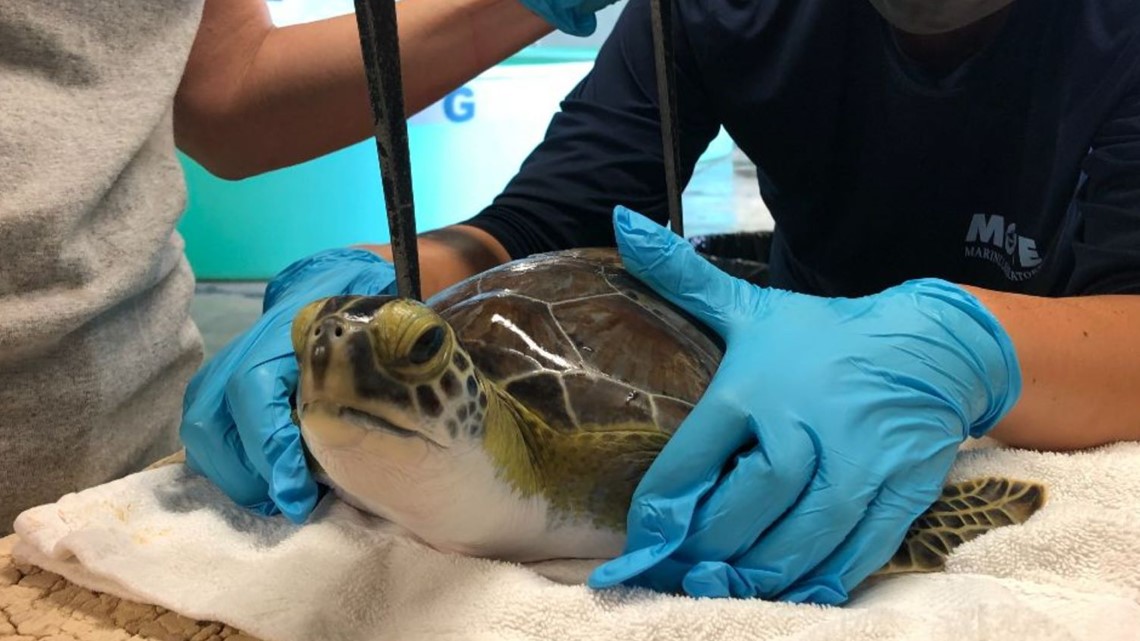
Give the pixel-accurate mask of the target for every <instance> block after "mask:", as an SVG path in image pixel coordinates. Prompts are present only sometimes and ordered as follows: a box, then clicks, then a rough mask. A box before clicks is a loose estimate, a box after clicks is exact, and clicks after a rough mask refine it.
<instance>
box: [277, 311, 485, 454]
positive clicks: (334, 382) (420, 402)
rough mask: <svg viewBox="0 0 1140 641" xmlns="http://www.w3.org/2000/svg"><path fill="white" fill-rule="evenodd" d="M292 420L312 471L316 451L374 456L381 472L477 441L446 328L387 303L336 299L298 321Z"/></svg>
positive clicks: (460, 364) (459, 355)
mask: <svg viewBox="0 0 1140 641" xmlns="http://www.w3.org/2000/svg"><path fill="white" fill-rule="evenodd" d="M292 341H293V349H294V351H295V352H296V355H297V359H298V367H299V370H300V379H299V384H298V394H297V416H298V418H299V419H300V423H301V427H302V434H303V435H304V437H305V439H306V443H307V444H308V445H309V446H310V448H311V449H312V450H313V454H314V456H315V457H316V458H317V462H318V463H320V464H321V465H322V466H323V467H325V468H326V471H328V472H330V473H331V470H329V462H327V461H325V460H322V459H323V458H324V457H322V456H320V455H319V453H318V451H319V450H321V449H322V448H329V447H336V448H342V449H357V450H359V449H362V448H363V449H370V448H372V449H375V450H376V452H375V453H376V455H377V456H382V457H383V459H384V461H383V462H384V463H386V464H396V465H399V464H407V465H419V464H420V462H419V460H420V459H422V458H423V456H424V454H425V452H427V453H430V452H432V451H436V450H446V449H448V448H450V447H452V446H454V445H458V444H464V443H467V442H473V441H474V440H475V438H476V437H477V436H478V435H480V434H481V433H482V421H483V417H484V414H485V411H484V410H485V408H486V406H487V396H486V392H485V391H484V384H483V382H482V381H481V379H480V377H479V376H478V373H477V372H476V371H475V368H474V367H473V365H472V362H471V358H470V357H469V356H468V355H467V353H466V352H465V351H464V350H463V349H462V347H461V346H460V345H459V343H458V341H457V340H456V337H455V332H454V331H453V330H452V328H451V326H450V325H449V324H448V323H447V322H446V321H445V320H444V319H443V318H441V317H440V316H439V314H437V313H436V312H435V311H434V310H432V309H431V308H430V307H428V306H427V305H425V304H423V303H420V302H417V301H413V300H409V299H406V298H398V297H394V296H337V297H333V298H325V299H321V300H317V301H314V302H312V303H310V304H309V305H307V306H305V307H304V308H303V309H301V310H300V312H298V314H297V315H296V317H295V318H294V321H293V328H292Z"/></svg>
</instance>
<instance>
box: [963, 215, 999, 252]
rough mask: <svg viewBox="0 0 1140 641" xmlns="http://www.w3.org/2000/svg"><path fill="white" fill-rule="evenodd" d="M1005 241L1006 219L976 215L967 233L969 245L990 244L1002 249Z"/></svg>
mask: <svg viewBox="0 0 1140 641" xmlns="http://www.w3.org/2000/svg"><path fill="white" fill-rule="evenodd" d="M1004 240H1005V217H1004V216H997V215H995V216H987V215H986V214H974V218H973V219H972V220H970V229H969V230H967V231H966V242H967V243H988V244H990V245H993V246H995V247H1001V246H1002V242H1003V241H1004Z"/></svg>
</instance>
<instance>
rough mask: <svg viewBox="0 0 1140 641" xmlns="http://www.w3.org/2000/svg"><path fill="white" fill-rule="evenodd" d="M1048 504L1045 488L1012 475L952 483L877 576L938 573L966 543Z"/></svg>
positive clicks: (1029, 515)
mask: <svg viewBox="0 0 1140 641" xmlns="http://www.w3.org/2000/svg"><path fill="white" fill-rule="evenodd" d="M1044 504H1045V486H1044V485H1041V484H1039V483H1029V482H1025V481H1016V480H1012V479H1006V478H996V477H991V478H980V479H971V480H969V481H962V482H960V483H953V484H950V485H947V486H946V487H944V488H943V489H942V496H941V497H939V499H938V500H937V501H935V503H934V504H933V505H931V506H930V509H928V510H927V511H926V512H924V513H923V514H922V516H920V517H919V518H918V520H916V521H915V522H914V524H913V525H911V527H910V530H909V531H908V532H907V534H906V538H905V539H904V540H903V544H902V546H901V547H899V549H898V551H897V552H895V555H894V557H892V558H891V560H890V561H889V562H888V563H887V565H885V566H884V567H883V568H881V569H880V570H878V571H877V572H875V574H873V575H872V576H876V577H878V576H885V575H890V574H903V573H910V572H937V571H940V570H942V569H943V568H944V567H945V565H946V558H947V557H949V556H950V553H951V552H952V551H953V550H954V549H955V548H957V547H958V546H959V545H962V544H963V543H965V542H966V541H969V540H971V539H975V538H977V537H979V536H981V535H982V534H985V533H986V532H989V531H990V530H994V529H997V528H999V527H1003V526H1006V525H1020V524H1022V523H1024V522H1026V521H1027V520H1029V517H1031V516H1033V514H1034V513H1035V512H1037V510H1039V509H1041V506H1043V505H1044Z"/></svg>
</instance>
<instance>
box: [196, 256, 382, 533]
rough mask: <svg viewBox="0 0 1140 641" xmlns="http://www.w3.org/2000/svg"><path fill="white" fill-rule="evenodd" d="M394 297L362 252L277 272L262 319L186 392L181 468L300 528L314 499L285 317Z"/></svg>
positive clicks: (378, 266) (377, 262) (376, 264)
mask: <svg viewBox="0 0 1140 641" xmlns="http://www.w3.org/2000/svg"><path fill="white" fill-rule="evenodd" d="M395 290H396V270H395V268H394V267H393V266H392V265H391V263H389V262H387V261H385V260H384V259H383V258H381V257H379V256H377V255H376V254H373V253H372V252H369V251H365V250H358V249H333V250H328V251H323V252H319V253H317V254H314V255H313V256H310V257H308V258H304V259H302V260H299V261H297V262H295V263H293V264H292V265H290V266H288V267H286V268H285V269H284V270H282V271H281V272H280V273H279V274H278V275H277V276H276V277H274V278H273V280H272V281H270V282H269V284H268V286H267V287H266V290H265V298H264V303H263V314H262V317H261V318H260V319H259V320H258V321H257V323H256V324H254V325H253V327H251V328H250V329H249V330H247V331H246V332H245V333H244V334H242V335H241V336H238V337H237V338H235V339H234V340H233V341H232V342H231V343H229V344H228V345H226V347H225V348H224V349H222V350H221V351H220V352H218V354H217V355H215V356H214V358H213V359H211V361H210V362H209V363H207V364H206V365H205V366H204V367H203V368H202V369H201V370H199V371H198V373H197V374H195V376H194V378H193V379H191V381H190V385H189V386H188V387H187V389H186V395H185V397H184V399H183V413H182V428H181V436H182V441H183V443H184V445H185V446H186V462H187V465H188V466H189V467H190V468H191V469H192V470H194V471H196V472H198V473H200V474H204V475H205V476H206V477H207V478H209V479H210V480H211V481H213V482H214V483H215V484H217V485H218V486H219V487H220V488H221V489H222V491H224V492H225V493H226V494H228V495H229V496H230V498H232V499H233V500H234V501H235V502H236V503H238V504H239V505H242V506H245V507H247V508H249V509H251V510H254V511H256V512H258V513H260V514H264V515H266V516H271V515H274V514H277V513H278V512H281V513H284V514H285V516H286V517H288V518H289V519H290V520H292V521H293V522H296V523H300V522H303V521H304V520H305V519H306V518H307V517H308V515H309V513H310V512H312V510H313V508H314V507H315V505H316V503H317V498H318V493H317V485H316V482H315V481H314V480H313V478H312V476H311V475H310V473H309V470H308V467H307V466H306V464H305V456H304V450H303V449H302V447H301V432H300V429H299V428H298V427H297V426H296V425H295V424H294V423H293V421H292V419H291V417H290V403H289V400H290V397H291V396H292V394H293V392H294V391H295V390H296V389H297V379H298V370H297V360H296V356H295V355H294V353H293V345H292V342H291V340H290V330H291V327H292V322H293V317H294V316H295V315H296V314H297V312H298V311H299V310H300V309H301V307H303V306H305V305H306V304H307V303H309V302H312V301H313V300H315V299H317V298H321V297H324V296H336V295H341V294H381V293H387V294H394V293H395Z"/></svg>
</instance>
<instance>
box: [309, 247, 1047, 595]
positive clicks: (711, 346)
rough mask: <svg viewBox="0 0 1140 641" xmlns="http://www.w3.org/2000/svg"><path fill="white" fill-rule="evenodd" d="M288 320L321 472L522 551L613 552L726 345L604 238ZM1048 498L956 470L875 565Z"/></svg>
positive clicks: (515, 557) (389, 506)
mask: <svg viewBox="0 0 1140 641" xmlns="http://www.w3.org/2000/svg"><path fill="white" fill-rule="evenodd" d="M292 338H293V345H294V348H295V350H296V353H297V357H298V359H299V368H300V372H301V376H300V385H299V390H298V397H297V399H296V416H297V420H298V422H299V424H300V428H301V433H302V435H303V440H304V443H305V445H306V448H307V450H308V452H309V454H310V456H311V459H310V460H311V462H312V464H313V466H314V469H316V470H318V472H317V473H318V475H319V477H320V478H321V479H323V481H324V482H325V483H327V484H329V485H330V486H332V487H333V488H335V490H336V492H337V493H338V494H339V495H340V496H341V497H342V498H343V499H344V500H345V501H347V502H349V503H350V504H353V505H355V506H357V507H358V508H361V509H363V510H366V511H368V512H372V513H374V514H376V515H379V516H381V517H384V518H386V519H389V520H391V521H394V522H395V523H397V524H399V525H401V526H403V528H405V529H406V530H407V531H409V532H410V533H411V534H412V535H414V536H415V537H417V538H418V539H420V540H421V541H423V542H424V543H426V544H428V545H430V546H432V547H434V548H436V549H438V550H441V551H446V552H453V553H459V554H464V555H470V556H479V557H489V558H495V559H501V560H508V561H515V562H528V561H539V560H546V559H556V558H589V559H603V558H610V557H612V556H615V555H617V554H620V553H621V551H622V548H623V543H624V540H625V535H624V530H625V525H626V514H627V511H628V509H629V504H630V498H631V495H632V493H633V491H634V489H635V488H636V486H637V483H638V481H639V480H640V478H641V477H642V475H643V474H644V472H645V471H646V469H647V468H648V466H649V465H650V463H651V462H652V461H653V459H654V457H655V456H656V454H657V453H658V452H659V450H660V449H661V448H662V447H663V446H664V445H665V443H666V441H667V440H668V439H669V436H670V434H671V433H672V432H673V431H674V430H675V429H676V428H677V427H678V425H679V424H680V422H681V421H682V419H683V418H684V417H685V416H686V414H687V413H688V411H689V410H690V409H691V407H692V405H693V403H694V402H695V401H697V400H698V398H699V397H700V395H701V393H702V392H703V391H704V389H705V387H706V386H707V385H708V384H709V382H710V379H711V378H712V376H713V373H714V372H715V370H716V368H717V365H718V363H719V362H720V359H721V356H722V355H723V349H724V348H723V343H722V342H721V341H720V339H719V338H718V337H717V336H716V335H715V334H713V333H712V332H710V331H709V330H708V329H707V328H705V327H703V326H702V325H700V324H699V323H698V322H697V321H696V320H695V319H693V318H692V317H691V316H689V315H687V314H686V313H684V312H683V311H681V310H680V309H679V308H677V307H675V306H673V305H672V304H670V303H669V302H667V301H665V300H664V299H663V298H661V297H660V296H658V295H657V294H656V293H655V292H654V291H653V290H651V289H649V288H648V287H646V286H645V285H643V284H642V283H641V282H640V281H639V280H637V279H636V278H634V277H633V276H632V275H630V274H629V273H627V272H626V271H625V270H624V269H623V268H622V265H621V260H620V258H619V256H618V255H617V253H616V251H614V250H612V249H577V250H570V251H562V252H554V253H548V254H539V255H535V256H532V257H530V258H526V259H521V260H516V261H514V262H510V263H508V264H505V265H503V266H500V267H498V268H495V269H492V270H490V271H487V272H485V273H483V274H481V275H478V276H475V277H473V278H470V279H468V280H466V281H463V282H461V283H459V284H457V285H455V286H453V287H451V288H450V289H448V290H446V291H444V292H441V293H440V294H438V295H437V296H435V297H433V298H431V299H430V300H428V301H427V302H426V303H419V302H416V301H412V300H408V299H401V298H397V297H391V296H341V297H335V298H328V299H321V300H317V301H314V302H312V303H311V304H309V305H308V306H307V307H305V308H304V309H303V310H301V311H300V312H299V313H298V315H297V317H296V319H295V321H294V324H293V334H292ZM1044 497H1045V492H1044V488H1043V487H1042V486H1040V485H1038V484H1035V483H1030V482H1022V481H1018V480H1013V479H1005V478H981V479H975V480H970V481H967V482H963V483H956V484H949V485H947V486H946V487H945V490H944V493H943V495H942V498H941V500H939V501H938V502H937V503H935V504H934V506H933V507H932V508H930V510H929V511H927V512H926V513H925V514H924V515H923V516H921V517H920V518H919V519H918V520H917V521H916V522H915V523H914V525H913V527H912V528H911V529H910V531H909V533H908V535H907V537H906V541H905V543H904V544H903V545H902V546H901V547H900V549H899V551H898V552H897V554H896V555H895V556H894V558H893V559H892V560H891V562H890V563H889V564H888V565H887V566H886V567H884V568H883V569H882V570H880V571H879V574H886V573H893V572H917V571H932V570H937V569H939V568H940V567H942V564H943V561H944V560H945V558H946V556H947V555H948V554H949V553H950V551H951V550H952V549H953V548H954V547H956V546H957V545H958V544H960V543H962V542H964V541H966V540H969V539H971V538H974V537H975V536H978V535H980V534H982V533H984V532H986V531H988V530H990V529H992V528H994V527H998V526H1002V525H1007V524H1016V523H1021V522H1023V521H1025V520H1026V519H1027V518H1029V517H1030V516H1031V515H1032V514H1033V513H1034V512H1035V511H1036V510H1037V509H1039V508H1040V507H1041V505H1042V504H1043V501H1044Z"/></svg>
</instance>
